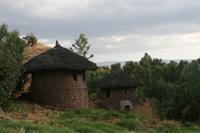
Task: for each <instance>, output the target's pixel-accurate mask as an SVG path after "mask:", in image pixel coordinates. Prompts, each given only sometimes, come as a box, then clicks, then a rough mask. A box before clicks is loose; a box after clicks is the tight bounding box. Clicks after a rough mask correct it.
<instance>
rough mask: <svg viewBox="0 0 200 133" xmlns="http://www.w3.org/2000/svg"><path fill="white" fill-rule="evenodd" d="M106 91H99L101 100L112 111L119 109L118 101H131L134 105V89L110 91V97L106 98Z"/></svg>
mask: <svg viewBox="0 0 200 133" xmlns="http://www.w3.org/2000/svg"><path fill="white" fill-rule="evenodd" d="M106 91H107V89H103V90H102V91H101V98H102V100H103V101H104V103H105V104H107V106H109V107H110V108H113V109H120V101H122V100H131V101H132V105H133V106H134V105H136V94H135V93H136V91H135V89H134V88H127V89H124V88H122V89H110V97H107V96H106Z"/></svg>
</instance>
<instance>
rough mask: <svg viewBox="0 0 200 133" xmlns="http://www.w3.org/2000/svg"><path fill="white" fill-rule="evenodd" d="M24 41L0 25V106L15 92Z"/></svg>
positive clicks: (15, 32) (7, 103)
mask: <svg viewBox="0 0 200 133" xmlns="http://www.w3.org/2000/svg"><path fill="white" fill-rule="evenodd" d="M23 50H24V41H23V40H22V39H20V37H19V33H18V32H17V31H12V32H9V31H8V28H7V25H5V24H3V25H1V26H0V106H1V107H7V106H8V105H9V104H10V100H11V98H12V96H13V93H14V92H15V89H16V86H17V83H18V81H19V77H20V76H21V64H22V59H23Z"/></svg>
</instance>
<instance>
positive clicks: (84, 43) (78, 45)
mask: <svg viewBox="0 0 200 133" xmlns="http://www.w3.org/2000/svg"><path fill="white" fill-rule="evenodd" d="M89 49H90V45H88V38H87V37H86V36H85V34H80V35H79V38H78V39H77V40H75V43H74V44H72V47H70V50H71V51H73V52H75V53H77V54H79V55H81V56H83V57H86V58H88V59H90V58H92V57H93V56H94V55H93V54H91V55H89V56H88V57H87V55H88V52H89Z"/></svg>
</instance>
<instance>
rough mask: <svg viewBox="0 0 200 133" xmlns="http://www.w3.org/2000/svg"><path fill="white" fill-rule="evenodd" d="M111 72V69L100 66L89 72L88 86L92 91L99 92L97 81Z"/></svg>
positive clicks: (90, 91)
mask: <svg viewBox="0 0 200 133" xmlns="http://www.w3.org/2000/svg"><path fill="white" fill-rule="evenodd" d="M109 72H110V69H109V68H107V67H99V68H98V69H97V70H96V71H88V72H87V74H86V75H87V87H88V88H89V89H88V90H89V94H90V93H94V92H95V93H98V92H99V90H96V88H97V87H96V84H97V82H98V81H99V80H100V79H102V78H103V77H104V76H106V75H107V74H108V73H109Z"/></svg>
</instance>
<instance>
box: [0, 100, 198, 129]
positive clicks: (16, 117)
mask: <svg viewBox="0 0 200 133" xmlns="http://www.w3.org/2000/svg"><path fill="white" fill-rule="evenodd" d="M9 110H10V111H8V112H0V132H1V133H55V132H56V133H66V132H67V133H129V132H130V133H131V132H132V133H134V132H150V133H151V132H152V133H153V132H158V133H160V132H163V133H165V132H177V133H180V132H181V133H197V132H199V130H200V128H199V127H198V126H197V125H194V124H190V123H187V124H185V125H187V128H186V127H184V126H183V125H181V124H180V123H178V122H175V121H158V120H148V119H145V118H144V117H140V116H137V115H134V114H132V113H128V112H116V111H111V110H104V109H73V110H67V111H56V110H50V109H46V108H43V107H41V106H39V105H37V104H32V103H26V102H22V101H16V102H15V103H13V105H12V106H11V107H10V109H9Z"/></svg>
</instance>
